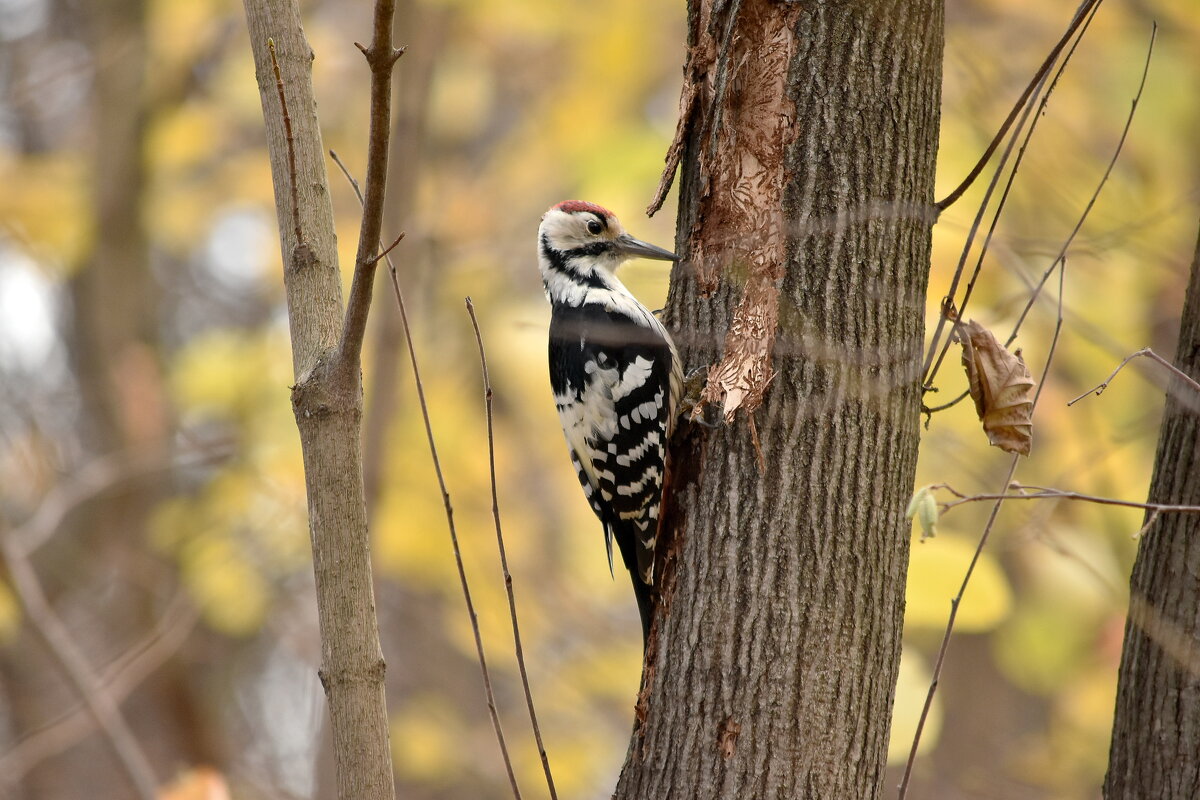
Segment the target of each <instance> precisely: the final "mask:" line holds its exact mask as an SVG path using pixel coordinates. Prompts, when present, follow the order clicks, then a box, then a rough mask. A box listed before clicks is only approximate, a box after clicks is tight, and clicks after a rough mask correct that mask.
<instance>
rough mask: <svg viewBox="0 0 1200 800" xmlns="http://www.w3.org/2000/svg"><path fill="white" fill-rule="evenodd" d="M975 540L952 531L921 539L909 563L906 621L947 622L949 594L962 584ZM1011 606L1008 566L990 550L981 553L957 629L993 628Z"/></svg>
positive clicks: (912, 623)
mask: <svg viewBox="0 0 1200 800" xmlns="http://www.w3.org/2000/svg"><path fill="white" fill-rule="evenodd" d="M974 552H975V546H974V545H973V544H971V543H969V542H967V541H965V540H964V539H961V538H958V537H957V536H954V535H951V534H940V535H939V536H938V537H937V538H933V539H926V540H925V541H917V542H915V543H914V544H913V547H912V550H911V556H910V559H909V564H908V590H907V591H906V593H905V608H904V624H905V626H906V627H908V628H910V629H913V628H935V629H940V628H945V627H946V619H947V617H948V616H949V615H950V600H951V598H953V597H954V596H955V595H956V594H957V593H958V589H959V587H960V586H961V585H962V581H963V575H965V574H966V571H967V565H968V564H970V562H971V557H972V555H973V554H974ZM1011 608H1012V589H1010V588H1009V585H1008V580H1007V579H1006V578H1005V577H1004V571H1003V570H1002V569H1001V568H1000V565H999V564H998V563H996V560H995V558H994V557H993V556H992V555H991V554H990V553H988V552H986V551H985V552H984V553H982V554H981V555H980V556H979V561H978V562H977V563H976V564H975V572H974V574H973V575H972V577H971V583H970V585H969V586H968V588H967V592H966V594H965V595H964V596H963V601H962V603H961V604H960V605H959V608H958V616H957V618H956V619H955V630H958V631H960V632H963V633H969V632H980V631H986V630H990V629H992V628H994V627H995V626H996V625H998V624H999V623H1000V622H1001V621H1002V620H1003V619H1004V618H1005V617H1006V616H1008V614H1009V611H1010V609H1011Z"/></svg>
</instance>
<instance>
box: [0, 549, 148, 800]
mask: <svg viewBox="0 0 1200 800" xmlns="http://www.w3.org/2000/svg"><path fill="white" fill-rule="evenodd" d="M0 551H2V552H3V554H4V560H5V563H6V565H7V567H8V574H9V576H10V577H11V578H12V585H13V589H14V590H15V591H16V594H17V597H18V598H20V600H21V605H22V607H23V608H24V609H25V613H26V614H27V615H28V617H29V621H30V623H31V624H32V625H33V627H34V630H36V631H37V632H38V635H39V636H41V637H42V640H43V641H45V643H46V646H47V647H48V648H49V650H50V653H51V655H53V656H54V659H55V660H56V661H57V662H58V664H59V667H60V668H61V669H62V671H63V673H64V674H65V675H66V676H67V679H68V680H69V681H70V682H71V684H72V685H73V686H74V687H75V691H77V692H78V693H79V696H80V697H81V698H82V699H83V702H84V704H85V705H86V706H87V708H88V711H89V712H90V713H91V715H92V717H93V718H95V720H96V724H97V725H99V727H100V729H101V730H102V731H103V732H104V736H105V738H106V739H107V740H108V744H109V746H110V747H111V748H112V750H113V753H114V754H116V756H117V761H118V762H120V764H121V767H122V768H123V770H124V772H125V775H126V777H128V778H129V783H130V785H131V786H132V787H133V789H134V791H135V792H136V795H137V796H138V797H140V798H142V800H155V798H156V797H157V785H158V779H157V778H156V777H155V776H154V769H153V768H152V767H151V766H150V760H149V759H148V758H147V757H146V754H145V753H144V752H143V751H142V748H141V746H140V745H139V744H138V742H137V739H136V738H134V735H133V731H131V730H130V728H129V724H128V723H127V722H126V721H125V718H124V717H123V716H122V715H121V709H120V706H119V705H118V704H117V702H116V700H115V699H114V698H113V696H112V695H110V694H109V693H108V692H107V691H105V688H104V686H103V685H102V684H101V682H100V680H99V679H98V678H97V677H96V674H95V673H94V672H93V671H92V668H91V666H90V665H89V664H88V663H87V658H86V657H85V656H84V654H83V653H82V652H81V651H80V650H79V648H78V647H77V646H76V645H75V641H74V638H73V637H72V635H71V632H70V631H69V630H67V627H66V625H64V624H63V622H62V620H60V619H59V618H58V616H57V615H56V614H55V613H54V609H53V608H52V607H51V606H50V601H49V600H48V599H47V598H46V594H45V592H44V591H43V590H42V585H41V582H40V581H39V580H38V577H37V574H36V573H35V572H34V571H33V567H32V566H31V565H30V564H29V561H28V560H27V558H26V557H25V554H24V553H22V552H21V550H20V548H19V547H17V546H15V543H14V541H13V540H12V539H11V538H10V537H9V536H0Z"/></svg>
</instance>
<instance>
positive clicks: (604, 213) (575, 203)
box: [538, 200, 679, 272]
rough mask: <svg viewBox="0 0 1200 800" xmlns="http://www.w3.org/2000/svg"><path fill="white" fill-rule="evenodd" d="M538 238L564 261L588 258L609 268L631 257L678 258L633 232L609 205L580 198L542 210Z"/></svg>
mask: <svg viewBox="0 0 1200 800" xmlns="http://www.w3.org/2000/svg"><path fill="white" fill-rule="evenodd" d="M538 241H539V245H540V247H541V249H542V250H543V251H547V250H548V251H550V253H553V254H554V255H555V256H558V257H559V258H561V259H562V260H563V261H564V262H578V261H586V263H587V264H588V265H589V266H595V267H601V268H603V269H606V270H608V271H609V272H612V271H613V270H615V269H616V268H617V267H618V266H620V265H621V262H623V261H625V260H626V259H628V258H653V259H658V260H660V261H677V260H679V257H678V256H676V255H675V254H674V253H672V252H671V251H670V250H664V249H663V248H661V247H657V246H655V245H652V244H649V243H647V242H643V241H641V240H639V239H635V238H633V237H632V236H630V235H629V234H628V233H626V232H625V229H624V228H623V227H621V223H620V221H619V220H618V219H617V217H616V215H614V214H613V213H612V212H611V211H609V210H608V209H606V208H603V207H601V206H598V205H596V204H594V203H585V202H583V201H581V200H567V201H566V202H562V203H559V204H558V205H556V206H553V207H551V208H550V210H549V211H547V212H546V213H545V214H543V215H542V224H541V227H540V228H538ZM550 253H544V255H550Z"/></svg>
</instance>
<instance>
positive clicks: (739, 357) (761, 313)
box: [692, 276, 779, 422]
mask: <svg viewBox="0 0 1200 800" xmlns="http://www.w3.org/2000/svg"><path fill="white" fill-rule="evenodd" d="M778 323H779V287H778V285H777V284H776V283H775V281H774V279H771V278H769V277H764V276H755V277H753V278H752V279H751V280H750V281H749V282H747V284H746V289H745V292H744V293H743V295H742V299H741V302H740V303H738V307H737V309H736V310H735V311H734V313H733V323H732V324H731V325H730V326H729V332H728V333H727V334H726V335H725V355H724V357H722V359H721V362H720V363H719V364H717V365H716V366H715V367H713V368H712V370H711V371H710V373H709V376H710V377H709V379H708V383H707V384H706V385H705V387H704V393H703V394H702V395H701V397H700V400H701V402H700V403H699V404H698V405H697V406H696V409H695V410H694V411H693V412H692V414H693V416H698V415H699V413H701V412H702V411H703V408H704V404H705V403H716V404H720V405H721V412H722V414H724V416H725V421H726V422H733V417H734V415H735V414H737V410H738V409H739V408H743V409H745V410H746V413H747V414H752V413H754V410H755V409H757V408H758V407H759V406H760V405H762V401H763V395H764V394H765V393H766V391H767V386H768V385H769V384H770V382H771V377H772V375H771V349H772V346H773V344H774V342H775V328H776V326H777V325H778Z"/></svg>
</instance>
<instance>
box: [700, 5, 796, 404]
mask: <svg viewBox="0 0 1200 800" xmlns="http://www.w3.org/2000/svg"><path fill="white" fill-rule="evenodd" d="M705 5H706V6H707V5H708V4H705ZM730 5H732V6H734V9H733V10H732V11H731V10H730V8H729V5H727V6H725V7H724V10H725V12H726V14H728V13H738V14H740V15H741V19H740V20H739V21H738V25H737V30H738V33H737V34H735V35H732V36H729V37H727V38H726V37H722V38H723V41H720V42H719V43H718V42H717V39H716V37H718V36H722V34H723V33H724V32H725V31H726V30H728V27H727V23H728V22H729V21H728V20H725V19H722V20H715V19H711V18H709V24H708V25H705V26H702V33H701V37H702V41H701V42H700V43H699V45H698V46H697V48H696V49H695V50H694V52H693V55H698V54H703V55H704V56H707V57H708V58H709V59H710V64H711V68H710V69H709V71H708V84H707V86H706V89H707V90H708V91H707V93H706V97H705V102H704V103H702V110H703V116H704V117H705V118H706V119H707V120H708V127H707V128H706V130H704V131H703V134H702V139H703V141H702V148H701V154H700V165H699V166H700V172H701V176H702V186H703V187H704V189H703V196H702V198H701V202H700V213H699V215H698V217H697V222H696V226H695V228H694V229H693V231H692V236H691V239H692V242H693V246H692V249H691V253H692V263H693V265H694V266H695V268H696V274H697V280H698V283H699V286H700V289H701V291H703V292H712V291H714V290H715V289H716V287H717V285H718V282H719V281H720V280H721V279H724V280H727V281H728V280H738V279H739V278H741V279H742V280H743V281H744V283H743V289H742V292H743V293H742V298H741V301H740V302H739V303H738V306H737V308H736V309H735V311H734V315H733V319H732V322H731V324H730V327H729V330H728V331H727V333H726V336H725V343H724V355H723V356H722V358H721V361H720V363H718V364H717V365H716V366H715V367H713V368H712V370H711V371H710V373H709V376H710V377H709V381H708V385H707V386H706V387H705V390H704V394H703V396H702V398H701V399H702V401H703V402H704V403H713V404H717V405H719V406H720V407H721V409H722V412H723V414H724V416H725V419H726V421H727V422H732V421H733V418H734V415H735V414H736V413H737V410H738V409H739V408H741V409H745V410H746V411H747V412H751V413H752V412H753V411H754V410H755V409H756V408H758V407H759V406H760V405H761V404H762V400H763V394H764V393H765V392H766V389H767V386H768V384H769V383H770V381H771V375H772V368H771V353H772V348H773V346H774V342H775V334H776V328H777V327H778V322H779V284H780V281H781V279H782V277H783V272H784V264H785V260H786V255H787V254H786V243H787V236H786V231H785V228H784V224H783V192H784V186H785V185H786V180H787V175H786V170H785V161H786V156H787V153H788V151H789V149H790V147H791V144H792V142H793V141H794V139H795V138H796V136H797V131H796V130H795V128H796V125H795V122H796V108H795V103H794V102H793V100H792V99H791V98H790V96H789V93H788V90H787V86H788V71H789V66H790V64H791V61H792V58H793V56H794V52H793V51H794V49H795V37H794V35H793V33H792V29H793V27H794V25H795V21H796V18H797V16H798V15H799V13H800V9H799V8H794V9H789V10H788V12H787V13H783V14H781V13H779V11H778V6H777V5H775V4H773V3H770V2H768V0H744V1H743V2H742V3H740V4H730ZM709 13H711V6H710V7H709ZM706 16H707V15H706ZM702 18H704V17H702ZM735 133H736V138H734V137H735ZM712 187H728V188H726V189H725V190H723V191H715V192H714V191H712Z"/></svg>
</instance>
